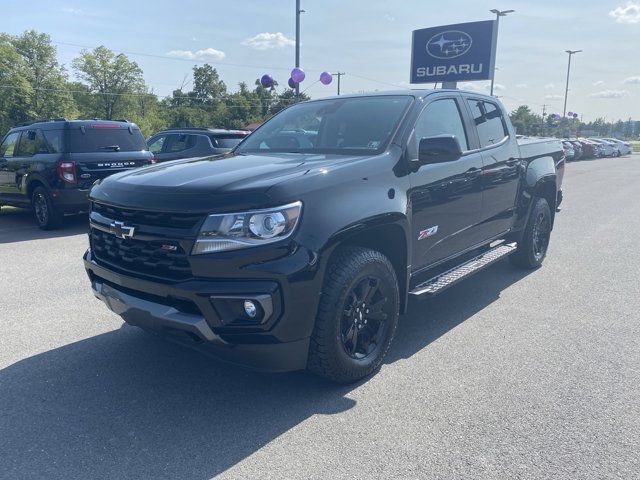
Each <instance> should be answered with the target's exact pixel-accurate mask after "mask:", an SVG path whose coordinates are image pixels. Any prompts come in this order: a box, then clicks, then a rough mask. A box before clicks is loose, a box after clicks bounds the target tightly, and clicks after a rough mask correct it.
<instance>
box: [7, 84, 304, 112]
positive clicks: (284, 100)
mask: <svg viewBox="0 0 640 480" xmlns="http://www.w3.org/2000/svg"><path fill="white" fill-rule="evenodd" d="M310 87H311V86H310ZM0 88H4V89H13V90H26V89H29V88H28V87H26V88H24V87H18V86H15V85H0ZM30 90H36V91H45V92H59V93H69V94H72V95H73V94H79V95H105V96H130V97H146V96H149V95H152V96H156V95H155V94H152V93H110V92H86V91H84V90H64V89H59V88H44V87H33V88H31V89H30ZM165 98H169V99H172V100H178V99H180V100H182V99H184V100H192V101H193V100H202V99H200V98H198V97H190V96H187V95H184V96H175V97H165ZM274 100H275V101H276V102H282V103H288V102H290V103H295V99H278V100H276V99H274ZM219 102H220V103H221V104H224V105H225V106H226V107H228V108H244V107H264V106H265V104H263V103H245V104H242V105H234V104H233V103H231V104H229V103H227V101H226V100H220V101H219ZM166 106H167V107H170V108H176V107H181V106H196V107H200V106H208V107H211V106H214V105H206V104H204V103H203V104H201V105H166Z"/></svg>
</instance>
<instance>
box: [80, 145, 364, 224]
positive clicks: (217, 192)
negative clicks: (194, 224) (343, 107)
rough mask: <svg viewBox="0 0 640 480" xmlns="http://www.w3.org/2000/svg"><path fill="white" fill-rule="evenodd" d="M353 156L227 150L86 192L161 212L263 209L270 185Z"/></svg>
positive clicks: (122, 176) (134, 173)
mask: <svg viewBox="0 0 640 480" xmlns="http://www.w3.org/2000/svg"><path fill="white" fill-rule="evenodd" d="M354 158H362V157H351V156H346V155H310V154H296V153H291V154H289V153H285V154H282V153H279V154H266V155H237V154H233V153H230V154H226V155H217V156H212V157H204V158H196V159H186V160H176V161H173V162H166V163H160V164H156V165H152V166H149V167H144V168H139V169H136V170H131V171H128V172H122V173H118V174H115V175H112V176H111V177H108V178H107V179H105V180H103V181H102V183H100V184H99V185H96V186H95V187H94V188H93V189H92V190H91V198H92V199H94V200H101V201H104V202H106V203H110V204H113V205H118V206H122V207H129V208H139V209H146V210H163V211H185V212H192V211H208V212H211V211H214V212H215V211H218V210H220V211H222V210H225V209H229V208H233V209H241V208H257V207H264V206H265V205H266V204H268V202H269V201H270V200H271V199H270V198H269V196H268V195H267V190H268V189H269V188H270V187H272V186H273V185H275V184H277V183H280V182H281V181H284V180H289V179H294V178H295V177H298V176H303V175H307V174H309V173H312V172H313V171H318V170H319V169H320V168H322V167H326V166H328V165H334V164H336V163H344V162H349V161H352V160H354Z"/></svg>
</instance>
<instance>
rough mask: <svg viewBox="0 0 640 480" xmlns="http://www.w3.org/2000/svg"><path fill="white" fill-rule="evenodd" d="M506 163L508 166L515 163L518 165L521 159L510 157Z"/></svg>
mask: <svg viewBox="0 0 640 480" xmlns="http://www.w3.org/2000/svg"><path fill="white" fill-rule="evenodd" d="M504 163H505V164H506V165H507V167H513V166H514V165H517V164H518V163H520V160H518V159H517V158H510V159H509V160H507V161H506V162H504Z"/></svg>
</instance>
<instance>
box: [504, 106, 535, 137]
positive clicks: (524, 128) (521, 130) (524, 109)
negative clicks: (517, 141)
mask: <svg viewBox="0 0 640 480" xmlns="http://www.w3.org/2000/svg"><path fill="white" fill-rule="evenodd" d="M509 118H511V123H513V126H514V127H515V129H516V132H517V133H518V134H520V135H538V134H540V133H541V131H542V128H541V127H542V116H540V115H537V114H535V113H533V112H532V111H531V109H530V108H529V107H528V106H526V105H521V106H519V107H518V108H517V109H515V110H514V111H513V112H511V113H510V114H509Z"/></svg>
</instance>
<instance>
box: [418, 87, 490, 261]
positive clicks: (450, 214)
mask: <svg viewBox="0 0 640 480" xmlns="http://www.w3.org/2000/svg"><path fill="white" fill-rule="evenodd" d="M429 98H431V96H430V97H429ZM434 98H435V99H434V100H433V101H431V102H430V103H429V104H428V105H427V106H426V107H425V108H424V109H423V110H422V112H421V113H420V116H419V117H418V120H417V121H416V125H415V128H414V132H413V134H412V136H411V139H410V144H409V145H408V148H407V152H408V154H409V156H410V160H411V159H414V158H417V152H418V144H419V142H420V139H422V138H424V137H433V136H437V135H455V136H456V137H457V138H458V141H459V142H460V146H461V148H462V151H463V155H462V157H461V158H459V159H458V160H456V161H453V162H446V163H438V164H430V165H423V166H421V167H420V168H419V169H418V171H417V172H414V173H412V174H411V175H410V177H409V178H410V179H411V180H410V181H411V189H410V192H409V199H410V201H411V211H412V228H413V255H412V265H413V266H414V269H415V270H419V269H421V268H424V267H426V266H428V265H430V264H433V263H435V262H437V261H439V260H442V259H444V258H447V257H449V256H452V255H455V254H456V253H459V252H462V251H463V250H465V249H467V248H469V247H471V246H473V245H475V244H476V243H477V242H478V240H479V239H478V228H479V224H480V221H481V209H482V188H481V179H480V176H481V172H482V155H481V153H479V152H478V151H477V149H476V147H475V145H474V144H473V143H472V142H473V138H474V137H473V136H472V135H470V131H469V125H468V124H465V121H464V119H463V112H466V111H465V110H464V106H463V105H462V104H461V101H460V97H459V96H458V95H455V96H438V97H435V96H434Z"/></svg>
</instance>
